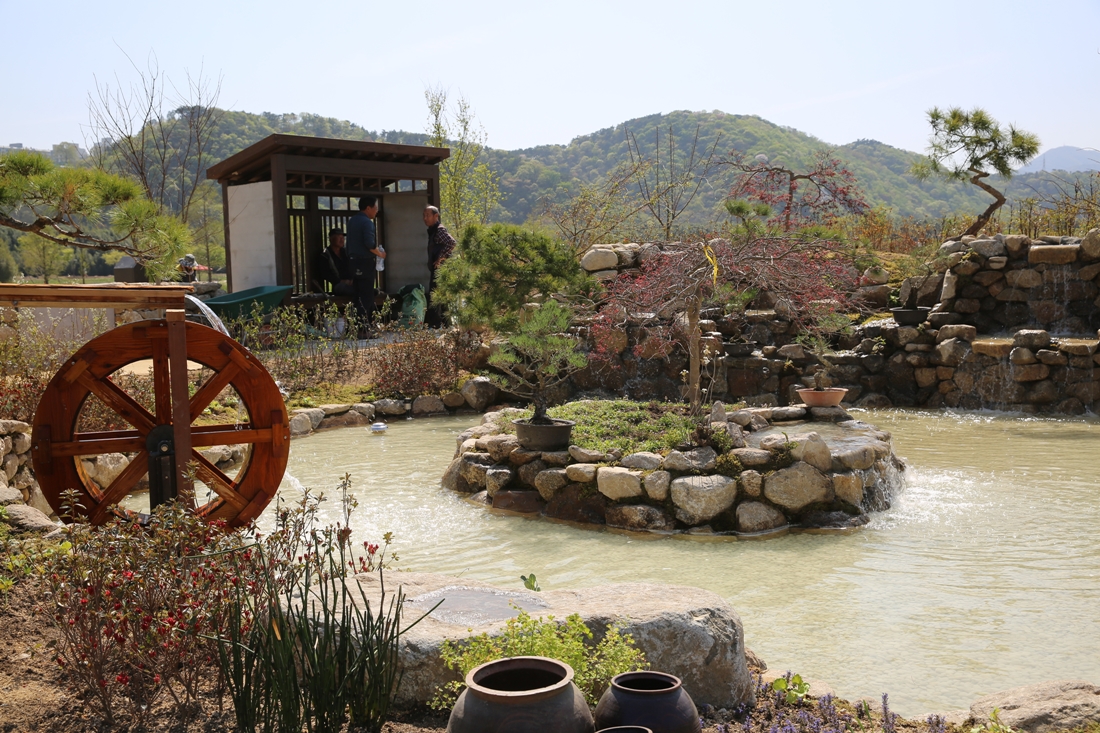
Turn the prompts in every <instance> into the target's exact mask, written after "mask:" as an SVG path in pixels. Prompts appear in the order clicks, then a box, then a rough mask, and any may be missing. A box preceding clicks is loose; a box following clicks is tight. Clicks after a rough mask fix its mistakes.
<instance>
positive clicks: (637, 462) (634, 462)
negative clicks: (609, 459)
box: [619, 451, 662, 471]
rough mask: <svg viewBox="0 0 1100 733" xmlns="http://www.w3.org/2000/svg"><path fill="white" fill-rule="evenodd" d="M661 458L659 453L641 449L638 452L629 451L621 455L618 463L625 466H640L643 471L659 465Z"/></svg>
mask: <svg viewBox="0 0 1100 733" xmlns="http://www.w3.org/2000/svg"><path fill="white" fill-rule="evenodd" d="M661 460H662V459H661V455H660V454H659V453H649V452H647V451H642V452H640V453H631V454H630V455H627V456H623V458H622V460H621V461H619V463H620V464H622V465H623V466H624V467H626V468H640V469H642V470H643V471H652V470H653V469H655V468H660V467H661Z"/></svg>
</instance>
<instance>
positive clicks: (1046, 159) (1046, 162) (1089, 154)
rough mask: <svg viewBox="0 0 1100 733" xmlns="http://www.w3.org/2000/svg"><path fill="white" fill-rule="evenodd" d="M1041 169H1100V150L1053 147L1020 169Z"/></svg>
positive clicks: (1023, 170) (1072, 171) (1074, 170)
mask: <svg viewBox="0 0 1100 733" xmlns="http://www.w3.org/2000/svg"><path fill="white" fill-rule="evenodd" d="M1040 171H1068V172H1071V173H1076V172H1080V171H1100V151H1098V150H1089V149H1088V148H1075V147H1073V146H1071V145H1063V146H1061V147H1059V148H1051V149H1050V150H1048V151H1046V152H1045V153H1043V154H1042V155H1040V156H1039V157H1037V158H1036V159H1035V160H1033V161H1031V162H1030V163H1028V164H1027V165H1025V166H1023V167H1022V168H1020V170H1019V172H1020V173H1037V172H1040Z"/></svg>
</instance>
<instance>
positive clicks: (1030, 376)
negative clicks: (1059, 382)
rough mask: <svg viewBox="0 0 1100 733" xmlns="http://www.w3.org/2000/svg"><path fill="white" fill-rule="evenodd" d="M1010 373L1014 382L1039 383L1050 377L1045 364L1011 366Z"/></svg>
mask: <svg viewBox="0 0 1100 733" xmlns="http://www.w3.org/2000/svg"><path fill="white" fill-rule="evenodd" d="M1010 373H1011V374H1012V379H1013V380H1014V381H1016V382H1041V381H1042V380H1044V379H1046V378H1047V377H1049V376H1050V367H1048V366H1047V365H1046V364H1024V365H1018V364H1013V365H1012V371H1011V372H1010Z"/></svg>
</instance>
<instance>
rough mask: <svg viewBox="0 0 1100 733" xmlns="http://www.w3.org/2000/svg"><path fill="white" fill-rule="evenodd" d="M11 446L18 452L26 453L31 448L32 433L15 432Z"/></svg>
mask: <svg viewBox="0 0 1100 733" xmlns="http://www.w3.org/2000/svg"><path fill="white" fill-rule="evenodd" d="M11 447H12V450H14V451H15V452H16V453H26V452H27V451H29V450H30V449H31V436H30V433H15V434H13V435H12V436H11Z"/></svg>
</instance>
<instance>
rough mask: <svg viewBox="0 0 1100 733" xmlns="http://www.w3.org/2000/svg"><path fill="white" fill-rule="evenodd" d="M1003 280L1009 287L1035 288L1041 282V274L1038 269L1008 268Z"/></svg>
mask: <svg viewBox="0 0 1100 733" xmlns="http://www.w3.org/2000/svg"><path fill="white" fill-rule="evenodd" d="M1005 282H1006V283H1008V286H1009V287H1010V288H1037V287H1039V286H1040V285H1042V284H1043V274H1042V273H1041V272H1039V271H1038V270H1031V269H1025V270H1009V271H1008V272H1006V273H1005Z"/></svg>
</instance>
